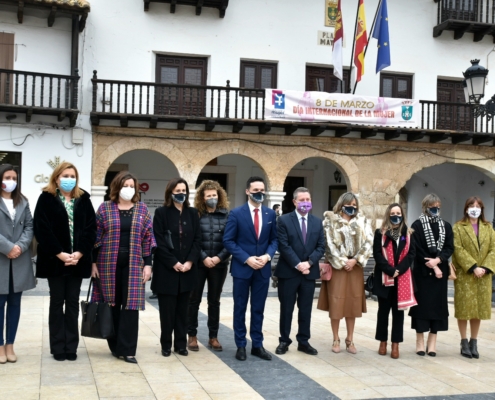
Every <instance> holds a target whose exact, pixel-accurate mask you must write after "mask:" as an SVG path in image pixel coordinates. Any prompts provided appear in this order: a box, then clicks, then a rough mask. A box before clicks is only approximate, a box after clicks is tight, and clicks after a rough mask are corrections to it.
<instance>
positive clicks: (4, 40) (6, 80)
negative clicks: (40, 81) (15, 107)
mask: <svg viewBox="0 0 495 400" xmlns="http://www.w3.org/2000/svg"><path fill="white" fill-rule="evenodd" d="M0 68H3V69H14V34H13V33H5V32H0ZM13 84H14V79H13V75H12V74H9V76H8V77H7V74H6V73H1V74H0V103H4V104H10V103H12V97H13V89H14V85H13Z"/></svg>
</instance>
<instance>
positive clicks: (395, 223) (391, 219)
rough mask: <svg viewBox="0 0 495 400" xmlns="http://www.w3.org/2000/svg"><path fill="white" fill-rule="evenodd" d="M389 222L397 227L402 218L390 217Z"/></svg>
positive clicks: (398, 216)
mask: <svg viewBox="0 0 495 400" xmlns="http://www.w3.org/2000/svg"><path fill="white" fill-rule="evenodd" d="M390 222H392V224H394V225H399V224H400V223H401V222H402V217H401V216H400V215H392V216H391V217H390Z"/></svg>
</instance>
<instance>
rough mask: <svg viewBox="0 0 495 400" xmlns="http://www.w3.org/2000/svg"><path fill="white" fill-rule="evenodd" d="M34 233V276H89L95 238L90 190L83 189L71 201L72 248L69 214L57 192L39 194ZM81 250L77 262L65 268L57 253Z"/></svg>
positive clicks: (94, 220) (93, 211)
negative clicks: (35, 250)
mask: <svg viewBox="0 0 495 400" xmlns="http://www.w3.org/2000/svg"><path fill="white" fill-rule="evenodd" d="M33 225H34V236H35V237H36V240H37V241H38V258H37V260H36V276H37V277H38V278H51V277H57V276H64V275H71V276H76V277H79V278H89V277H90V276H91V256H92V250H93V246H94V244H95V241H96V219H95V210H94V208H93V204H92V203H91V200H90V195H89V193H87V192H85V191H84V190H83V194H82V195H81V197H79V198H77V199H76V200H75V201H74V247H72V245H71V240H70V228H69V216H68V215H67V211H66V210H65V207H64V204H63V203H62V200H60V198H59V196H58V195H53V194H51V193H49V192H43V193H41V195H40V197H39V198H38V203H37V204H36V209H35V210H34V219H33ZM76 251H79V252H81V253H82V255H83V256H82V257H81V259H80V260H79V261H78V263H77V265H71V266H68V267H66V266H65V265H64V262H63V261H61V260H60V259H59V258H58V257H57V254H60V253H62V252H64V253H69V254H71V253H73V252H76Z"/></svg>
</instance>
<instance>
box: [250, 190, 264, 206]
mask: <svg viewBox="0 0 495 400" xmlns="http://www.w3.org/2000/svg"><path fill="white" fill-rule="evenodd" d="M249 197H250V199H251V200H253V201H254V202H255V203H258V204H261V203H263V202H264V201H265V193H263V192H256V193H249Z"/></svg>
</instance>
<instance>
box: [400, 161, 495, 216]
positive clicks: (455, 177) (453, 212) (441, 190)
mask: <svg viewBox="0 0 495 400" xmlns="http://www.w3.org/2000/svg"><path fill="white" fill-rule="evenodd" d="M480 181H484V182H485V184H484V185H483V186H481V185H480V184H479V182H480ZM425 183H427V184H428V186H426V187H425V186H424V184H425ZM494 186H495V185H494V182H493V181H492V180H491V179H490V178H489V177H488V176H487V175H485V174H484V173H482V172H480V171H478V170H477V169H475V168H473V167H470V166H467V165H459V164H451V163H446V164H442V165H437V166H435V167H430V168H426V169H424V170H422V171H419V172H418V173H416V174H415V175H414V176H413V177H412V178H411V179H410V180H409V181H408V182H407V184H406V189H407V192H408V202H407V207H408V211H407V218H408V221H409V223H412V222H413V221H415V220H416V219H417V218H418V217H419V215H420V214H421V201H422V200H423V198H424V197H425V196H426V195H427V194H428V193H436V194H437V195H438V196H439V197H440V198H441V199H442V211H441V215H442V218H443V219H444V220H446V221H448V222H450V223H452V224H453V223H455V222H457V221H458V220H460V219H461V218H462V212H463V209H464V203H465V202H466V200H467V199H468V197H470V196H478V197H480V198H481V200H483V202H484V205H485V218H486V219H487V220H488V221H492V219H493V205H494V198H493V197H492V192H493V190H494V189H495V187H494Z"/></svg>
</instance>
